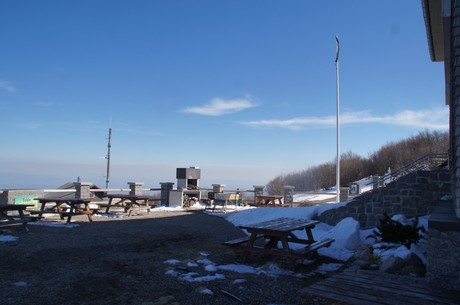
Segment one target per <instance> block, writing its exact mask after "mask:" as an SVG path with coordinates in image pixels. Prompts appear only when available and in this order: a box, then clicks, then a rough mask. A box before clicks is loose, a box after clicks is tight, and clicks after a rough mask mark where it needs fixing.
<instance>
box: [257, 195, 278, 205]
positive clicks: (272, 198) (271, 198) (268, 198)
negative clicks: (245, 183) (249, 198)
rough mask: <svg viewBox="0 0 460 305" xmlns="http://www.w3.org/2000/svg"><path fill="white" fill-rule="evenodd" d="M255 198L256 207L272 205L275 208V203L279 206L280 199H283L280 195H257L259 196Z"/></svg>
mask: <svg viewBox="0 0 460 305" xmlns="http://www.w3.org/2000/svg"><path fill="white" fill-rule="evenodd" d="M256 197H257V202H256V205H266V206H268V205H273V206H275V205H276V204H277V203H276V201H278V204H279V205H280V206H282V205H283V203H282V201H281V199H283V196H281V195H259V196H256Z"/></svg>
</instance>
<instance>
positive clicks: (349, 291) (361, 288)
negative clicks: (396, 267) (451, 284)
mask: <svg viewBox="0 0 460 305" xmlns="http://www.w3.org/2000/svg"><path fill="white" fill-rule="evenodd" d="M361 271H362V272H361ZM301 293H302V294H308V295H317V296H321V297H325V298H328V299H333V300H338V301H346V302H349V303H351V304H364V303H362V302H363V300H364V301H367V302H368V304H371V303H369V302H376V304H392V305H393V304H395V305H399V304H401V305H405V304H458V303H459V302H458V300H460V294H459V293H457V292H449V291H441V290H436V289H433V287H431V286H430V285H429V284H427V283H422V282H417V279H416V278H410V277H406V278H400V277H398V276H396V275H395V276H393V275H391V274H386V273H385V274H383V273H380V272H378V271H365V270H349V269H348V270H345V271H344V272H342V273H337V274H334V275H333V276H331V277H329V278H327V279H324V280H322V281H319V282H317V283H315V284H313V285H311V286H309V287H306V288H304V289H302V291H301Z"/></svg>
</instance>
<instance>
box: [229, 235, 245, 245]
mask: <svg viewBox="0 0 460 305" xmlns="http://www.w3.org/2000/svg"><path fill="white" fill-rule="evenodd" d="M248 241H249V236H245V237H241V238H236V239H232V240H228V241H226V242H224V243H223V244H224V245H225V246H235V245H239V244H243V243H247V242H248Z"/></svg>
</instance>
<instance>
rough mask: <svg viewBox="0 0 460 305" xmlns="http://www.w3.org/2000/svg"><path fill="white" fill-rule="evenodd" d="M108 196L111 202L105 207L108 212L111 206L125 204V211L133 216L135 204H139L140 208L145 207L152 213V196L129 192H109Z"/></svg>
mask: <svg viewBox="0 0 460 305" xmlns="http://www.w3.org/2000/svg"><path fill="white" fill-rule="evenodd" d="M107 198H109V203H108V204H107V208H106V209H105V212H106V213H109V210H110V207H112V206H114V205H117V206H120V205H124V209H125V213H126V212H127V213H128V216H131V212H132V210H133V209H134V206H137V207H138V208H139V209H140V208H142V207H144V208H145V209H146V210H147V213H150V205H149V200H153V199H154V198H153V197H152V196H144V195H129V194H109V195H107ZM117 200H118V201H117ZM114 201H115V202H114Z"/></svg>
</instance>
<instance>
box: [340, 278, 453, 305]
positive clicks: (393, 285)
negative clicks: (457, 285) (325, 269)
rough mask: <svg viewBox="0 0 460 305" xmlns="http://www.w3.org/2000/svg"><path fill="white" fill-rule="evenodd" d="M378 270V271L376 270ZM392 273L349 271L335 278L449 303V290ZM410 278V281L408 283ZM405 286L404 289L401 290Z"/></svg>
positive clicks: (356, 284) (357, 284)
mask: <svg viewBox="0 0 460 305" xmlns="http://www.w3.org/2000/svg"><path fill="white" fill-rule="evenodd" d="M375 272H376V271H375ZM389 276H390V274H378V273H377V275H374V277H372V278H370V277H369V276H368V275H363V274H360V273H349V274H336V275H334V278H335V279H337V280H338V281H343V282H344V283H352V284H354V285H355V286H358V287H360V286H361V287H366V286H372V287H378V289H380V290H388V291H390V292H394V291H398V294H399V295H405V296H409V297H411V298H420V299H423V300H428V301H433V302H444V303H449V301H450V300H451V298H450V297H449V296H448V294H447V291H437V290H435V289H433V287H431V286H430V285H428V284H427V283H424V284H422V283H417V282H416V278H414V279H411V278H407V279H406V280H401V279H400V278H398V277H397V276H395V277H389ZM408 280H410V283H408ZM401 287H404V290H401ZM453 293H454V294H455V297H456V298H457V299H458V300H460V294H459V293H455V292H453Z"/></svg>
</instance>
